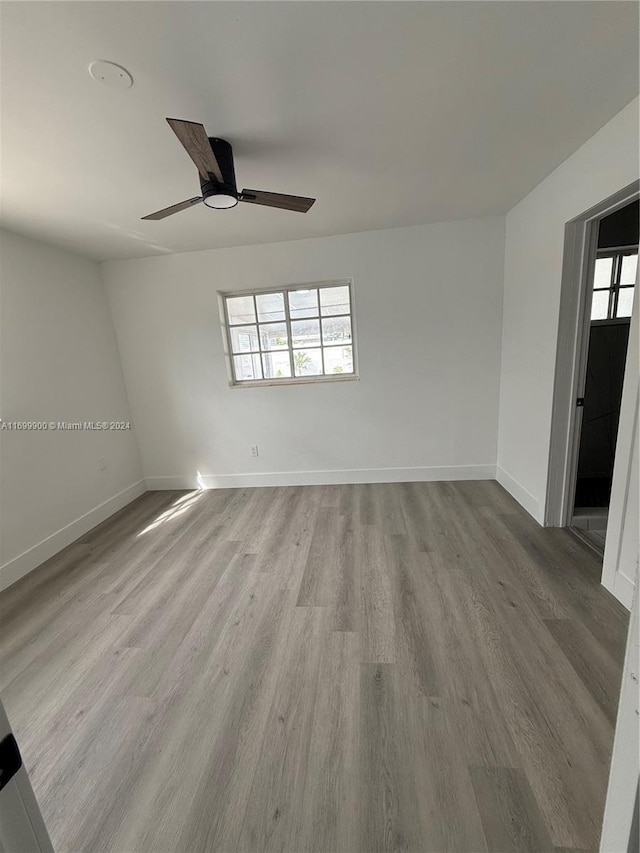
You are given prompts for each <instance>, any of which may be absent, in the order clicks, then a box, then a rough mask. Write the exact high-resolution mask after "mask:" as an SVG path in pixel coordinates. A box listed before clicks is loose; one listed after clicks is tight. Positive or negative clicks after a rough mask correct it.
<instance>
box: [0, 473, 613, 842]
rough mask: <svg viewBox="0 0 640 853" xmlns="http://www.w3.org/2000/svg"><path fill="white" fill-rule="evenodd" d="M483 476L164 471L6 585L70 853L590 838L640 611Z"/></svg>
mask: <svg viewBox="0 0 640 853" xmlns="http://www.w3.org/2000/svg"><path fill="white" fill-rule="evenodd" d="M599 575H600V565H599V562H598V559H597V557H596V555H595V554H594V553H593V551H592V550H591V549H590V548H589V547H588V546H587V545H585V544H584V543H582V542H581V541H579V540H578V539H577V538H576V537H574V536H573V535H572V534H571V533H570V532H568V531H563V530H551V529H546V530H545V529H542V528H540V527H539V526H538V525H537V524H536V523H535V522H534V521H533V520H532V519H531V518H530V517H529V516H527V515H526V513H525V512H524V511H523V510H521V509H520V508H519V507H518V505H517V504H516V503H515V502H514V501H513V500H512V499H511V498H510V497H509V496H508V495H507V493H506V492H504V491H503V490H502V488H501V487H500V486H499V485H498V484H497V483H495V482H457V483H409V484H390V485H354V486H318V487H301V488H262V489H238V490H220V491H202V492H150V493H148V494H146V495H144V496H143V497H141V498H139V499H138V500H137V501H135V502H134V503H132V504H130V505H129V506H128V507H126V508H125V509H123V510H122V511H120V512H119V513H117V514H116V515H114V516H113V517H112V518H110V519H109V520H107V521H106V522H105V523H104V524H102V525H100V526H99V527H97V528H95V529H94V530H93V531H91V532H90V533H89V534H87V535H86V536H85V537H83V538H82V539H80V540H78V541H77V542H75V543H74V544H72V545H70V546H69V547H68V548H66V549H65V550H64V551H62V552H61V553H60V554H58V555H57V556H56V557H54V558H52V559H51V560H49V561H48V562H47V563H46V564H44V565H43V566H42V567H41V568H39V569H38V570H37V571H35V572H33V573H32V574H31V575H29V576H27V577H26V578H24V579H23V580H22V581H20V582H18V583H17V584H15V585H14V586H13V587H11V588H9V589H8V590H6V591H5V592H4V593H3V594H2V596H0V606H1V608H2V633H1V639H0V691H1V695H2V698H3V700H4V702H5V705H6V708H7V712H8V714H9V717H10V719H11V721H12V724H13V727H14V730H15V732H16V736H17V738H18V742H19V744H20V746H21V749H22V752H23V756H24V759H25V764H26V766H27V768H28V771H29V773H30V776H31V779H32V782H33V786H34V789H35V791H36V794H37V796H38V798H39V801H40V804H41V807H42V811H43V814H44V817H45V820H46V822H47V825H48V827H49V831H50V833H51V836H52V839H53V842H54V846H55V848H56V850H57V851H58V853H64V851H87V853H100V851H122V853H124V851H136V853H138V852H139V851H149V853H162V851H171V853H174V851H180V853H183V851H184V853H186V851H190V852H191V851H193V853H196V851H197V853H205V852H206V853H240V851H242V853H249V851H251V853H258V851H261V853H262V851H264V852H265V853H266V851H280V853H307V851H309V853H310V851H315V853H338V851H340V853H378V851H416V853H418V851H425V853H426V851H437V853H445V851H469V852H470V853H482V851H490V853H503V851H504V853H507V851H536V853H539V851H558V853H559V852H560V851H569V850H574V851H587V850H589V851H595V850H597V847H598V841H599V832H600V826H601V821H602V813H603V806H604V799H605V791H606V785H607V775H608V766H609V760H610V753H611V747H612V739H613V728H614V724H615V714H616V704H617V698H618V691H619V684H620V674H621V663H622V658H623V651H624V645H625V634H626V626H627V616H626V613H625V611H624V610H623V608H622V607H621V606H620V605H619V604H618V603H617V602H616V601H615V600H614V599H613V598H612V597H611V596H610V595H609V594H608V593H607V592H606V591H605V590H604V589H603V588H602V587H601V586H600V583H599Z"/></svg>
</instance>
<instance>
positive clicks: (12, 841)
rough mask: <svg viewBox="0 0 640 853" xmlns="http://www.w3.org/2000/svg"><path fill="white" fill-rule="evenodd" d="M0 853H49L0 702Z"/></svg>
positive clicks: (37, 807) (40, 822) (42, 823)
mask: <svg viewBox="0 0 640 853" xmlns="http://www.w3.org/2000/svg"><path fill="white" fill-rule="evenodd" d="M0 853H53V847H52V845H51V840H50V839H49V833H48V832H47V828H46V826H45V825H44V821H43V819H42V815H41V813H40V808H39V806H38V801H37V800H36V798H35V795H34V793H33V789H32V787H31V783H30V782H29V777H28V776H27V771H26V770H25V768H24V764H23V763H22V758H21V756H20V750H19V749H18V745H17V743H16V740H15V737H14V736H13V732H12V731H11V725H10V724H9V720H8V719H7V715H6V713H5V710H4V706H3V704H2V701H1V700H0Z"/></svg>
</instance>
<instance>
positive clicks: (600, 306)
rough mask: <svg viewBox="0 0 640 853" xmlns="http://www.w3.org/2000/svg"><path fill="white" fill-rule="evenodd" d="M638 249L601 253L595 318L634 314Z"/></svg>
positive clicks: (593, 304)
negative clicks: (632, 312)
mask: <svg viewBox="0 0 640 853" xmlns="http://www.w3.org/2000/svg"><path fill="white" fill-rule="evenodd" d="M637 268H638V250H637V248H635V249H624V250H620V251H604V252H598V257H597V258H596V266H595V272H594V276H593V298H592V300H591V319H592V320H615V319H619V318H621V317H630V316H631V308H632V306H633V290H634V285H635V281H636V270H637Z"/></svg>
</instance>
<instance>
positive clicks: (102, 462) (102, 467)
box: [98, 456, 107, 471]
mask: <svg viewBox="0 0 640 853" xmlns="http://www.w3.org/2000/svg"><path fill="white" fill-rule="evenodd" d="M106 470H107V460H106V459H105V458H104V456H101V457H100V458H99V459H98V471H106Z"/></svg>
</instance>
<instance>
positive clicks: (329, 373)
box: [221, 281, 356, 385]
mask: <svg viewBox="0 0 640 853" xmlns="http://www.w3.org/2000/svg"><path fill="white" fill-rule="evenodd" d="M221 298H222V301H223V304H224V318H225V326H226V334H227V344H228V348H229V354H230V362H231V370H232V384H233V385H244V384H247V383H262V382H264V383H269V384H275V383H277V382H278V381H281V380H284V381H288V382H301V381H302V382H303V381H314V380H318V379H322V380H328V379H346V378H354V377H355V375H356V374H355V361H354V352H353V346H354V336H353V318H352V315H353V301H352V294H351V284H350V282H345V281H336V282H326V283H318V284H313V285H296V286H293V287H282V288H278V289H277V290H269V291H255V292H251V293H240V294H238V293H232V294H231V293H230V294H224V293H223V294H221Z"/></svg>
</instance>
